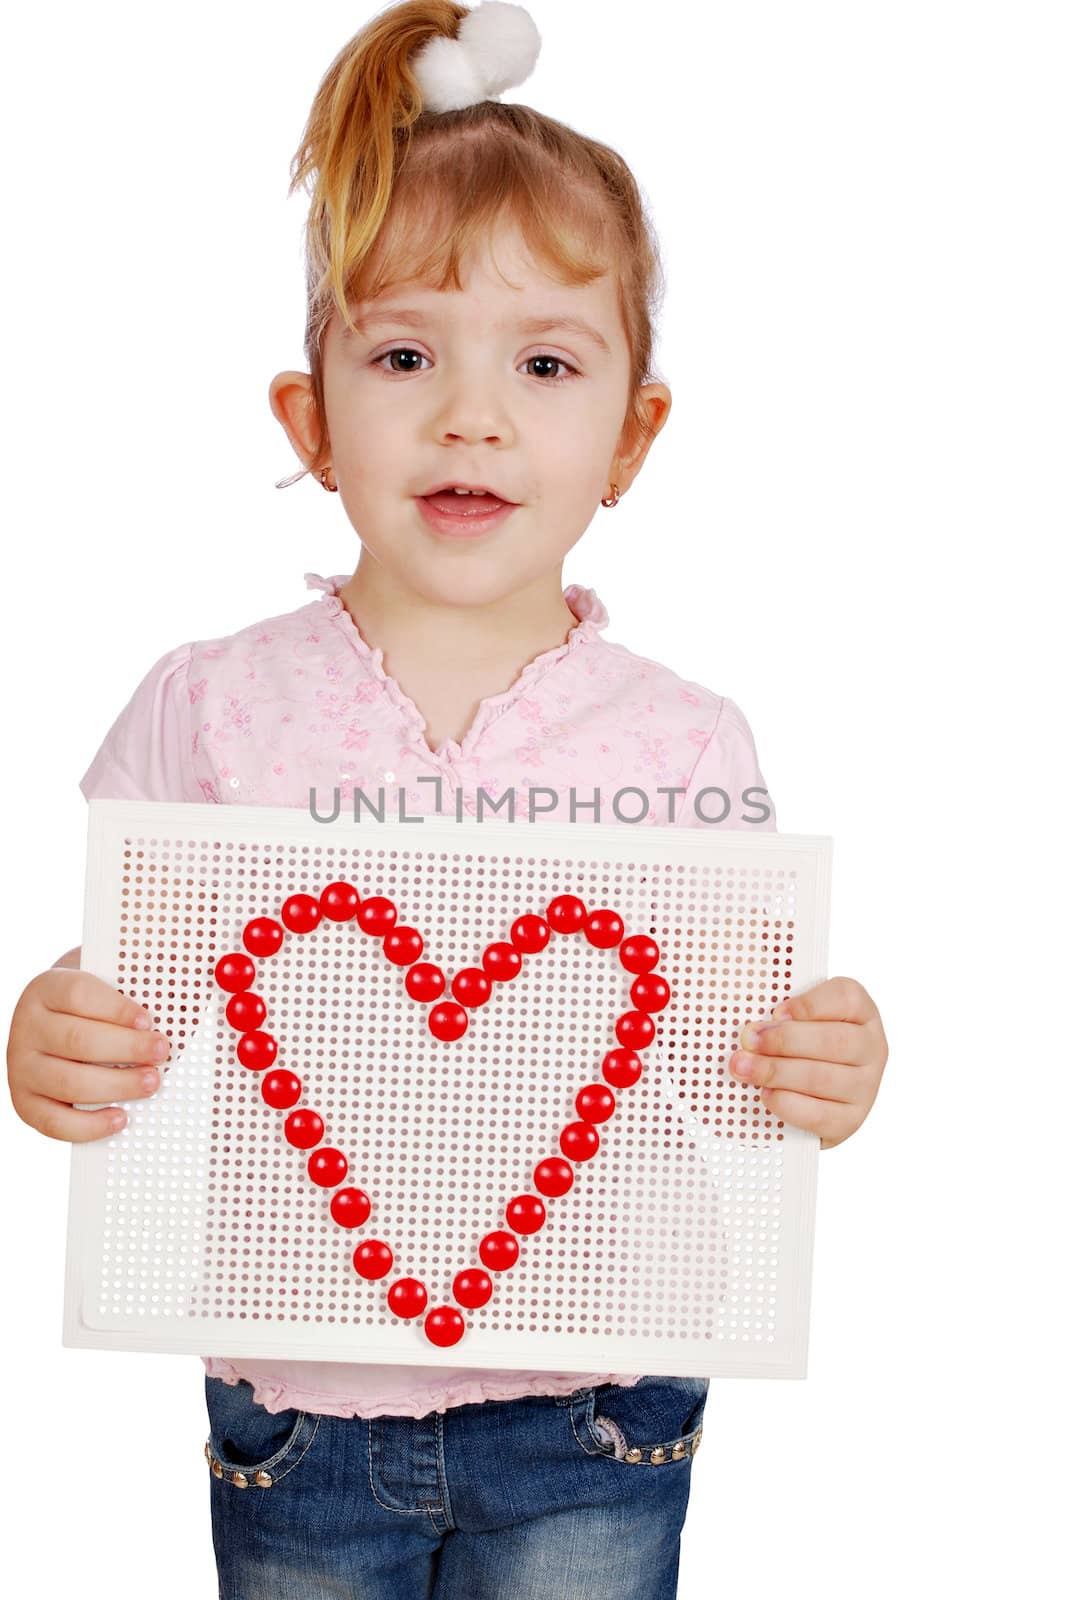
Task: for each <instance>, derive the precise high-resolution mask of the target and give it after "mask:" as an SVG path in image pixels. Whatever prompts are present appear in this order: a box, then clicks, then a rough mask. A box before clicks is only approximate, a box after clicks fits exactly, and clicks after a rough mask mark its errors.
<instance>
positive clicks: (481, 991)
mask: <svg viewBox="0 0 1071 1600" xmlns="http://www.w3.org/2000/svg"><path fill="white" fill-rule="evenodd" d="M450 993H451V994H452V995H453V997H454V999H455V1000H456V1001H457V1002H458V1003H459V1004H460V1005H463V1006H468V1007H470V1008H472V1007H475V1006H482V1005H486V1003H487V1001H488V1000H490V998H491V980H490V978H489V977H488V976H487V974H486V972H485V971H484V970H483V968H482V967H462V969H461V971H460V972H458V973H455V974H454V981H453V983H451V985H450Z"/></svg>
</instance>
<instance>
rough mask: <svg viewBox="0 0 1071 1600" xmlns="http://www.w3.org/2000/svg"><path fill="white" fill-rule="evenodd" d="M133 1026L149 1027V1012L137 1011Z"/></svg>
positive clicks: (150, 1025) (150, 1021)
mask: <svg viewBox="0 0 1071 1600" xmlns="http://www.w3.org/2000/svg"><path fill="white" fill-rule="evenodd" d="M134 1026H135V1028H151V1027H152V1018H151V1017H150V1015H149V1013H148V1012H147V1011H139V1012H138V1014H137V1016H136V1017H135V1018H134Z"/></svg>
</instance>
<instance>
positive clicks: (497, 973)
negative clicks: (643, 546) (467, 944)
mask: <svg viewBox="0 0 1071 1600" xmlns="http://www.w3.org/2000/svg"><path fill="white" fill-rule="evenodd" d="M483 970H484V971H485V972H486V974H487V976H488V977H489V978H491V979H493V981H494V982H495V983H508V982H509V980H510V979H511V978H515V977H516V976H517V974H518V972H520V970H521V953H520V951H519V950H518V949H517V946H516V945H514V944H501V943H499V944H489V945H488V946H487V949H486V950H485V951H484V953H483Z"/></svg>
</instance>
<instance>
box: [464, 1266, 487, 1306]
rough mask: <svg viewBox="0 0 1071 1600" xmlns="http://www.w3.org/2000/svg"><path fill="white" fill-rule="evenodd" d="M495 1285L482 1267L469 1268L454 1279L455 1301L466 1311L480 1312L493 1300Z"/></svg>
mask: <svg viewBox="0 0 1071 1600" xmlns="http://www.w3.org/2000/svg"><path fill="white" fill-rule="evenodd" d="M493 1290H494V1284H493V1283H492V1282H491V1280H490V1278H489V1277H488V1276H487V1273H486V1272H484V1271H483V1270H482V1268H480V1267H467V1268H466V1269H465V1271H464V1272H459V1273H458V1274H457V1276H456V1277H455V1279H454V1299H455V1300H456V1301H457V1303H458V1305H459V1306H464V1307H465V1309H466V1311H478V1310H479V1309H480V1307H481V1306H485V1305H486V1304H487V1302H488V1300H490V1298H491V1294H492V1292H493Z"/></svg>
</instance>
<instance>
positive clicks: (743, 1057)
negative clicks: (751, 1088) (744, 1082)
mask: <svg viewBox="0 0 1071 1600" xmlns="http://www.w3.org/2000/svg"><path fill="white" fill-rule="evenodd" d="M754 1065H755V1063H754V1062H753V1061H752V1059H751V1057H750V1056H749V1055H747V1054H745V1052H744V1051H742V1050H741V1051H738V1052H737V1054H736V1055H735V1056H734V1057H733V1071H734V1072H735V1073H736V1076H737V1077H738V1078H750V1076H751V1073H752V1069H753V1067H754Z"/></svg>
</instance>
